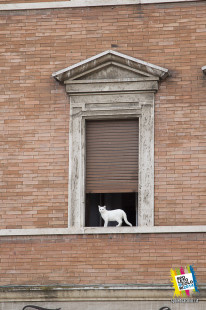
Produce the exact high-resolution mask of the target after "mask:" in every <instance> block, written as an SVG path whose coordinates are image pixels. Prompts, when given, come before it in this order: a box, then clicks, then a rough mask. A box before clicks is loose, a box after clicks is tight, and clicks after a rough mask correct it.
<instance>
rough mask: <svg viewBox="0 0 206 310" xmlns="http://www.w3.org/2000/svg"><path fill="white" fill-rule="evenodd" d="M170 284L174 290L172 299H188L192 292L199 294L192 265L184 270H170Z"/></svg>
mask: <svg viewBox="0 0 206 310" xmlns="http://www.w3.org/2000/svg"><path fill="white" fill-rule="evenodd" d="M170 274H171V282H172V283H173V287H174V289H175V292H174V297H175V296H177V297H183V298H185V297H189V296H191V295H192V293H194V292H199V291H198V288H197V280H196V277H195V272H194V269H193V267H192V265H188V266H187V267H186V268H183V267H181V268H175V269H174V270H173V269H171V270H170Z"/></svg>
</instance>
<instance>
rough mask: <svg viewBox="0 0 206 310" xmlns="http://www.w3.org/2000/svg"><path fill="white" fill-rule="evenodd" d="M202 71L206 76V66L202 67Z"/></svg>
mask: <svg viewBox="0 0 206 310" xmlns="http://www.w3.org/2000/svg"><path fill="white" fill-rule="evenodd" d="M202 71H203V73H204V74H206V66H203V67H202Z"/></svg>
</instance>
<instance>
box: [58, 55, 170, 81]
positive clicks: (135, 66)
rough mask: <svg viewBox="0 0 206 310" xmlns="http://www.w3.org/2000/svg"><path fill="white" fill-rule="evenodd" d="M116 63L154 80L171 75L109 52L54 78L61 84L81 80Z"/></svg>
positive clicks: (64, 70)
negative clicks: (103, 67)
mask: <svg viewBox="0 0 206 310" xmlns="http://www.w3.org/2000/svg"><path fill="white" fill-rule="evenodd" d="M115 61H116V62H118V65H119V64H122V65H124V66H125V65H126V66H129V67H130V68H131V69H132V70H140V71H141V72H142V71H143V72H144V73H145V74H147V76H150V75H151V74H152V75H153V78H154V76H156V77H159V78H161V79H165V78H166V77H167V76H168V74H169V71H168V69H165V68H162V67H159V66H156V65H153V64H151V63H149V62H145V61H143V60H140V59H137V58H134V57H131V56H127V55H125V54H122V53H119V52H116V51H113V50H107V51H105V52H102V53H100V54H98V55H95V56H93V57H90V58H88V59H86V60H83V61H81V62H78V63H77V64H74V65H72V66H69V67H67V68H65V69H62V70H59V71H57V72H54V73H53V74H52V76H53V77H54V78H55V79H57V80H58V81H60V82H65V81H66V80H71V79H72V80H73V79H76V78H77V76H78V78H79V77H81V75H82V74H84V75H85V74H87V73H88V72H89V73H91V71H92V70H97V68H99V66H100V65H102V66H103V65H104V64H107V65H108V62H111V64H112V63H113V62H115Z"/></svg>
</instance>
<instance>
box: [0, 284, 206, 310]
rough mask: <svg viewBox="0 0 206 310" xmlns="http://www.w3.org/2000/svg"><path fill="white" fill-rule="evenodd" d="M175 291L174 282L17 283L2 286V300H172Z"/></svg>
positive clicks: (205, 295)
mask: <svg viewBox="0 0 206 310" xmlns="http://www.w3.org/2000/svg"><path fill="white" fill-rule="evenodd" d="M198 288H199V290H200V294H198V295H197V296H198V298H200V300H206V287H205V285H204V284H202V285H198ZM173 291H174V289H173V287H172V285H167V284H139V285H138V284H127V285H125V284H124V285H118V284H117V285H114V284H111V285H109V284H108V285H107V284H105V285H104V284H103V285H79V286H78V285H62V286H61V285H44V286H40V285H39V286H38V285H33V286H32V285H25V286H23V285H22V286H21V285H19V286H18V285H16V286H6V287H5V286H2V287H0V302H12V301H15V302H18V301H26V302H31V301H32V302H37V301H45V300H46V301H53V302H56V303H57V302H58V303H59V302H62V301H64V302H66V301H67V302H72V301H76V302H78V301H93V302H97V301H138V300H144V301H148V300H150V301H155V300H171V299H172V297H173ZM12 309H13V308H12Z"/></svg>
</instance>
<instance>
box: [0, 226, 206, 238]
mask: <svg viewBox="0 0 206 310" xmlns="http://www.w3.org/2000/svg"><path fill="white" fill-rule="evenodd" d="M125 233H126V234H172V233H187V234H188V233H206V225H200V226H144V227H82V228H74V227H70V228H34V229H1V230H0V237H9V236H47V235H82V234H88V235H89V234H125Z"/></svg>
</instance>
